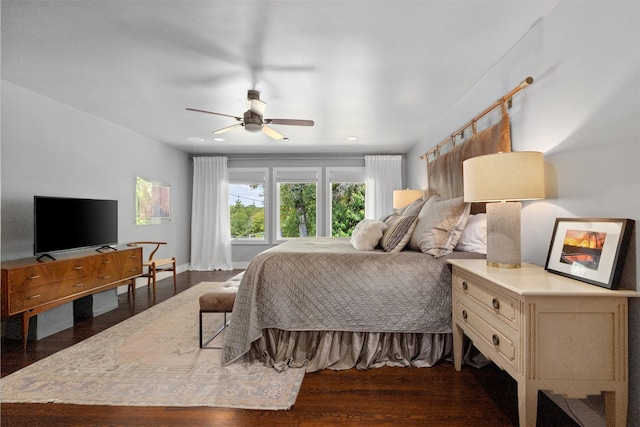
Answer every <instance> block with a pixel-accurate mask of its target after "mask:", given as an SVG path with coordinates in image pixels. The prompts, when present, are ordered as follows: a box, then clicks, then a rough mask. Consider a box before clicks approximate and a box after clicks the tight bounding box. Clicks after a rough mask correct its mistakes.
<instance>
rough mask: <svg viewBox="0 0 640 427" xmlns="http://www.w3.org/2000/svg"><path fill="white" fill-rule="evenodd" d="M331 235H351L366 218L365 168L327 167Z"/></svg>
mask: <svg viewBox="0 0 640 427" xmlns="http://www.w3.org/2000/svg"><path fill="white" fill-rule="evenodd" d="M326 176H327V188H330V189H331V192H330V193H329V198H330V201H329V203H328V204H327V205H328V206H330V207H331V212H330V214H329V216H328V218H329V222H330V226H329V230H331V237H349V236H351V232H352V231H353V229H354V228H355V226H356V225H357V224H358V222H360V221H362V220H363V219H364V195H365V184H364V168H327V172H326Z"/></svg>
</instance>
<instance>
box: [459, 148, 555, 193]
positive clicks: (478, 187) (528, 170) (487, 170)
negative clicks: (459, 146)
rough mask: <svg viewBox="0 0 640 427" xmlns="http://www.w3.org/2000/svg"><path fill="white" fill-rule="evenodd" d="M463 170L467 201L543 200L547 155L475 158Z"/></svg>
mask: <svg viewBox="0 0 640 427" xmlns="http://www.w3.org/2000/svg"><path fill="white" fill-rule="evenodd" d="M462 171H463V172H462V173H463V182H464V201H465V202H508V201H518V200H535V199H544V155H543V154H542V153H539V152H537V151H519V152H511V153H497V154H488V155H485V156H478V157H472V158H470V159H467V160H465V161H464V162H463V163H462Z"/></svg>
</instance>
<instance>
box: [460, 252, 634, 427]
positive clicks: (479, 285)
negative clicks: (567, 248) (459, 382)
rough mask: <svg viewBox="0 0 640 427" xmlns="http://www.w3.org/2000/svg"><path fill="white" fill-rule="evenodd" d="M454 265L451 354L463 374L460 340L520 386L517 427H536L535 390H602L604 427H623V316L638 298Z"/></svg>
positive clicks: (544, 276)
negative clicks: (630, 302)
mask: <svg viewBox="0 0 640 427" xmlns="http://www.w3.org/2000/svg"><path fill="white" fill-rule="evenodd" d="M449 263H450V264H452V266H453V352H454V364H455V369H456V370H460V369H461V368H462V346H463V335H467V336H468V337H469V338H470V339H471V340H472V341H473V344H474V345H475V346H476V348H478V350H480V351H481V352H482V353H483V354H484V355H485V356H486V357H488V358H490V359H491V360H492V361H493V362H494V363H495V364H496V365H497V366H499V367H500V368H501V369H504V370H505V371H506V372H507V373H508V374H509V375H511V376H512V377H513V378H514V379H515V380H516V381H517V383H518V412H519V418H520V426H531V427H534V426H535V425H536V416H537V408H538V390H548V391H550V392H552V393H557V394H561V395H564V396H566V397H569V398H586V397H587V395H600V394H601V393H602V392H604V398H605V411H606V418H607V425H609V426H614V425H615V426H625V425H626V420H627V404H628V349H627V343H628V332H627V329H628V317H627V316H628V315H627V313H628V310H627V307H628V305H627V303H628V298H630V297H640V293H638V292H634V291H627V290H616V291H612V290H609V289H605V288H601V287H598V286H593V285H590V284H587V283H583V282H579V281H577V280H573V279H569V278H566V277H562V276H559V275H555V274H552V273H549V272H547V271H545V270H544V269H543V268H541V267H538V266H534V265H531V264H523V265H522V268H517V269H500V268H495V267H488V266H487V265H486V262H485V260H462V259H460V260H449Z"/></svg>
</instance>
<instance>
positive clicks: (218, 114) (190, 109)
mask: <svg viewBox="0 0 640 427" xmlns="http://www.w3.org/2000/svg"><path fill="white" fill-rule="evenodd" d="M185 110H187V111H195V112H198V113H207V114H214V115H216V116H224V117H231V118H233V119H236V120H237V121H241V120H242V117H238V116H232V115H230V114H222V113H214V112H213V111H206V110H198V109H197V108H188V107H187V108H185Z"/></svg>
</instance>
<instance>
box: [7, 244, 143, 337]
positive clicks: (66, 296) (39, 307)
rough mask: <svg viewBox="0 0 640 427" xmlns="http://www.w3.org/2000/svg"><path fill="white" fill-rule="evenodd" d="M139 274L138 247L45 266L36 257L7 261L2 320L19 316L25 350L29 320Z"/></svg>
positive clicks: (62, 259) (85, 253) (63, 259)
mask: <svg viewBox="0 0 640 427" xmlns="http://www.w3.org/2000/svg"><path fill="white" fill-rule="evenodd" d="M43 256H44V255H43ZM49 257H51V256H49ZM51 258H52V257H51ZM141 274H142V248H141V247H132V248H127V247H125V248H123V249H122V250H120V251H113V252H108V253H96V252H95V251H83V252H76V253H75V254H64V255H61V256H60V257H59V259H57V260H53V261H50V262H46V263H43V262H42V261H40V260H39V259H38V258H26V259H19V260H14V261H6V262H3V263H2V286H1V290H2V294H1V296H0V298H1V311H0V313H1V314H2V318H7V317H10V316H18V315H20V316H22V342H23V346H24V348H26V347H27V335H28V332H29V319H30V318H31V317H33V316H35V315H36V314H39V313H42V312H43V311H46V310H50V309H52V308H54V307H58V306H60V305H63V304H66V303H68V302H71V301H74V300H77V299H79V298H82V297H85V296H87V295H91V294H95V293H98V292H102V291H106V290H108V289H112V288H117V287H118V286H122V285H126V284H128V283H131V282H132V281H133V280H135V278H136V277H138V276H140V275H141Z"/></svg>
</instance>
